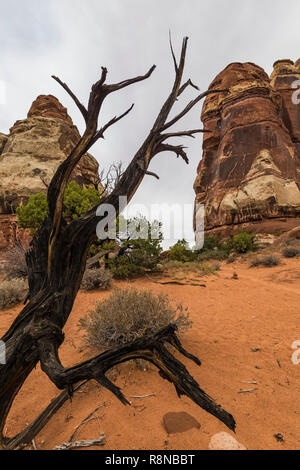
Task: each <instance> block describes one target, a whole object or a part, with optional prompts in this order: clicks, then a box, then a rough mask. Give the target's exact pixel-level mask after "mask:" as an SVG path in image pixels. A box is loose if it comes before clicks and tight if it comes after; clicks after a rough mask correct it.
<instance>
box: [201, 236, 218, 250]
mask: <svg viewBox="0 0 300 470" xmlns="http://www.w3.org/2000/svg"><path fill="white" fill-rule="evenodd" d="M221 247H222V240H221V239H220V237H216V236H210V235H205V237H204V244H203V248H202V249H203V250H213V249H215V248H221Z"/></svg>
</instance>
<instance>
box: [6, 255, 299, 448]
mask: <svg viewBox="0 0 300 470" xmlns="http://www.w3.org/2000/svg"><path fill="white" fill-rule="evenodd" d="M234 271H236V272H237V274H238V279H237V280H236V279H232V274H233V272H234ZM202 279H203V278H202ZM205 282H206V285H207V287H206V288H202V287H194V286H193V287H192V286H175V285H159V284H156V283H154V282H152V281H151V280H150V279H139V280H136V281H134V282H130V284H131V285H134V286H135V287H137V288H140V289H151V290H152V291H153V292H161V293H167V294H169V296H170V299H171V300H172V301H174V302H182V303H183V305H184V306H188V307H189V311H190V314H191V319H192V320H193V327H192V329H191V330H190V331H189V332H187V334H186V335H185V337H184V339H183V344H184V346H185V347H186V348H187V349H188V350H189V351H190V352H191V353H193V354H195V355H196V356H198V357H199V358H200V359H201V361H202V366H201V367H197V366H196V365H195V364H194V363H192V362H190V361H188V360H187V359H185V358H183V362H184V363H185V364H186V365H187V367H188V369H189V371H190V372H191V374H192V375H193V376H194V377H195V378H196V380H197V381H198V383H199V384H200V386H201V387H202V388H203V389H204V390H205V391H206V392H207V393H208V394H209V395H211V396H212V397H213V398H214V399H215V400H216V401H217V402H218V403H220V404H221V405H222V406H223V407H224V408H225V409H226V410H228V411H229V412H231V413H232V414H233V416H234V417H235V419H236V422H237V430H236V438H237V439H238V440H239V442H241V443H242V444H244V445H245V446H246V447H247V448H248V449H299V448H300V364H299V365H294V364H293V363H292V361H291V356H292V353H293V352H294V351H293V349H292V348H291V345H292V343H293V342H294V341H295V340H300V321H299V320H300V312H299V301H300V266H299V260H287V261H284V264H282V265H281V266H278V267H275V268H254V269H249V268H248V264H237V263H235V264H230V265H227V264H225V263H223V265H222V270H221V271H220V272H219V273H218V275H217V276H214V275H213V276H209V277H207V278H205ZM115 284H116V283H115ZM117 284H118V285H119V286H120V285H121V286H124V285H126V284H128V283H126V282H118V283H117ZM107 295H109V291H108V292H101V291H94V292H92V293H82V292H81V293H79V295H78V297H77V299H76V303H75V306H74V309H73V312H72V314H71V316H70V319H69V321H68V323H67V325H66V328H65V334H66V339H65V342H64V344H63V345H62V347H61V359H62V362H63V364H64V365H65V366H70V365H72V364H75V363H76V362H78V361H81V360H82V359H85V358H86V357H87V353H86V352H83V351H81V347H82V331H81V330H79V327H78V320H79V318H80V317H81V316H84V315H85V314H86V313H87V312H88V310H89V309H91V308H92V307H93V305H94V303H95V302H96V301H97V300H99V299H102V298H104V297H105V296H107ZM19 310H20V307H18V308H14V309H10V310H6V311H2V312H0V318H1V325H0V336H1V335H2V334H3V333H4V332H5V330H6V329H7V328H8V326H9V325H10V323H11V322H12V320H13V319H14V318H15V316H16V315H17V313H18V312H19ZM251 348H258V349H259V350H258V351H256V352H253V351H251ZM277 361H279V363H278V362H277ZM279 364H280V365H279ZM255 366H258V367H259V368H256V367H255ZM119 371H120V374H119V375H118V376H117V378H116V380H115V383H116V384H117V385H118V386H120V387H121V388H122V390H123V392H124V393H125V395H126V397H127V398H129V400H130V401H132V406H131V407H129V406H124V405H122V404H121V403H120V402H119V401H118V400H117V399H116V398H115V397H114V396H113V395H112V394H111V393H109V392H108V391H107V390H105V389H103V388H101V387H100V386H99V385H98V384H97V383H95V382H90V383H88V384H87V385H85V386H84V388H83V389H82V390H81V391H80V392H79V393H76V394H75V396H74V398H73V401H72V402H70V401H68V402H66V403H65V404H64V406H63V407H62V408H61V409H60V410H59V411H58V413H57V414H56V415H55V416H54V417H53V418H52V419H51V421H50V422H49V423H48V424H47V426H46V427H45V428H44V429H43V430H42V431H41V433H40V434H39V435H38V436H37V437H36V439H35V443H36V446H37V448H38V449H52V448H53V447H54V446H55V445H58V444H61V443H63V442H66V441H68V440H69V438H70V436H71V434H72V432H73V430H74V428H75V427H76V426H77V425H78V424H79V423H80V422H81V421H82V420H83V419H84V418H85V417H86V416H87V415H88V414H89V413H90V412H91V411H93V410H94V409H95V408H96V407H97V406H99V405H100V404H103V405H104V406H103V407H101V408H100V409H99V411H98V412H97V417H96V419H93V420H91V421H89V422H88V423H87V424H86V425H84V426H82V427H81V428H80V430H79V432H78V434H77V435H76V438H75V440H77V439H93V438H96V437H98V436H99V434H100V432H101V431H103V432H104V433H105V435H106V441H105V445H104V446H103V447H100V449H106V450H117V449H156V450H159V449H176V450H177V449H186V450H192V449H199V450H202V449H207V448H208V443H209V440H210V438H211V436H212V435H213V434H215V433H218V432H222V431H226V432H227V431H228V432H230V431H229V430H228V429H227V428H226V426H225V425H224V424H223V423H221V422H219V421H218V420H217V419H216V418H215V417H213V416H211V415H210V414H208V413H206V412H205V411H203V410H202V409H201V408H199V407H198V406H197V405H195V404H194V403H193V402H191V401H190V400H189V399H188V398H186V397H182V398H181V399H179V398H178V397H177V394H176V392H175V389H174V387H173V386H172V385H171V384H169V383H168V382H167V381H165V380H163V379H162V378H161V377H160V376H159V375H158V374H157V371H156V370H155V369H154V367H153V366H151V369H150V370H148V371H143V370H139V369H136V368H135V367H134V366H133V365H132V364H124V365H122V366H120V367H119ZM244 381H250V382H251V381H255V382H257V384H255V385H251V384H247V383H244ZM249 388H256V389H257V390H256V391H254V392H251V393H238V392H239V390H241V389H249ZM150 393H154V394H155V396H151V397H148V398H140V399H136V398H130V397H132V396H133V395H146V394H150ZM57 394H58V390H57V389H56V387H55V386H54V385H53V384H52V383H51V382H50V381H49V380H48V378H47V377H46V376H45V375H44V374H43V373H42V372H41V371H40V369H39V367H38V368H37V369H36V370H35V371H34V372H33V373H32V374H31V375H30V377H29V379H28V380H27V382H26V383H25V385H24V387H23V389H22V390H21V392H20V393H19V395H18V397H17V399H16V401H15V403H14V405H13V409H12V411H11V413H10V416H9V419H8V421H7V430H6V433H7V434H8V435H13V434H15V433H17V432H18V431H20V430H21V429H22V428H23V427H24V426H25V425H26V423H30V422H31V421H32V420H33V419H34V418H35V417H36V415H37V414H38V413H39V412H40V411H42V409H43V408H44V407H45V406H47V405H48V403H49V401H50V400H51V399H52V398H54V397H55V396H56V395H57ZM170 411H175V412H176V411H185V412H187V413H189V414H191V415H192V416H193V417H194V418H195V419H197V421H199V423H200V424H201V428H200V429H192V430H190V431H187V432H184V433H178V434H172V435H170V436H168V435H167V433H166V431H165V430H164V428H163V426H162V420H163V416H164V414H165V413H167V412H170ZM277 433H280V434H282V435H283V436H284V439H285V441H284V442H283V443H281V442H277V441H276V439H275V438H274V434H277ZM28 448H30V446H29V447H28ZM97 449H99V448H97Z"/></svg>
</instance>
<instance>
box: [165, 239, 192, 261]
mask: <svg viewBox="0 0 300 470" xmlns="http://www.w3.org/2000/svg"><path fill="white" fill-rule="evenodd" d="M196 257H197V254H196V253H195V252H194V251H192V250H191V249H190V248H189V245H188V243H187V242H186V241H185V240H178V242H177V243H175V245H173V246H171V247H170V248H169V256H168V258H169V259H170V260H173V261H181V262H183V263H184V262H187V261H193V260H194V259H195V258H196Z"/></svg>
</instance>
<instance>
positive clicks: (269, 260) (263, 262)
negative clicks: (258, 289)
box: [250, 255, 280, 268]
mask: <svg viewBox="0 0 300 470" xmlns="http://www.w3.org/2000/svg"><path fill="white" fill-rule="evenodd" d="M279 264H280V259H279V258H278V256H276V255H266V256H263V257H261V258H258V257H256V258H254V259H253V260H252V261H251V264H250V267H251V268H255V267H257V266H264V267H265V268H271V267H273V266H278V265H279Z"/></svg>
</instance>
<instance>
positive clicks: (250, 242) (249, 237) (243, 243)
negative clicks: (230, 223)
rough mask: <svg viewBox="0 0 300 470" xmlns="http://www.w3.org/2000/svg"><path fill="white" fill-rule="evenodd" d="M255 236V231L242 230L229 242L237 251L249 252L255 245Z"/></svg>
mask: <svg viewBox="0 0 300 470" xmlns="http://www.w3.org/2000/svg"><path fill="white" fill-rule="evenodd" d="M254 236H255V235H254V234H253V233H248V232H240V233H237V234H236V235H234V237H233V238H232V239H231V241H229V242H228V244H229V246H230V247H231V248H232V249H233V250H234V251H235V252H236V253H247V252H248V251H252V250H253V249H254V247H255V244H254Z"/></svg>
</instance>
